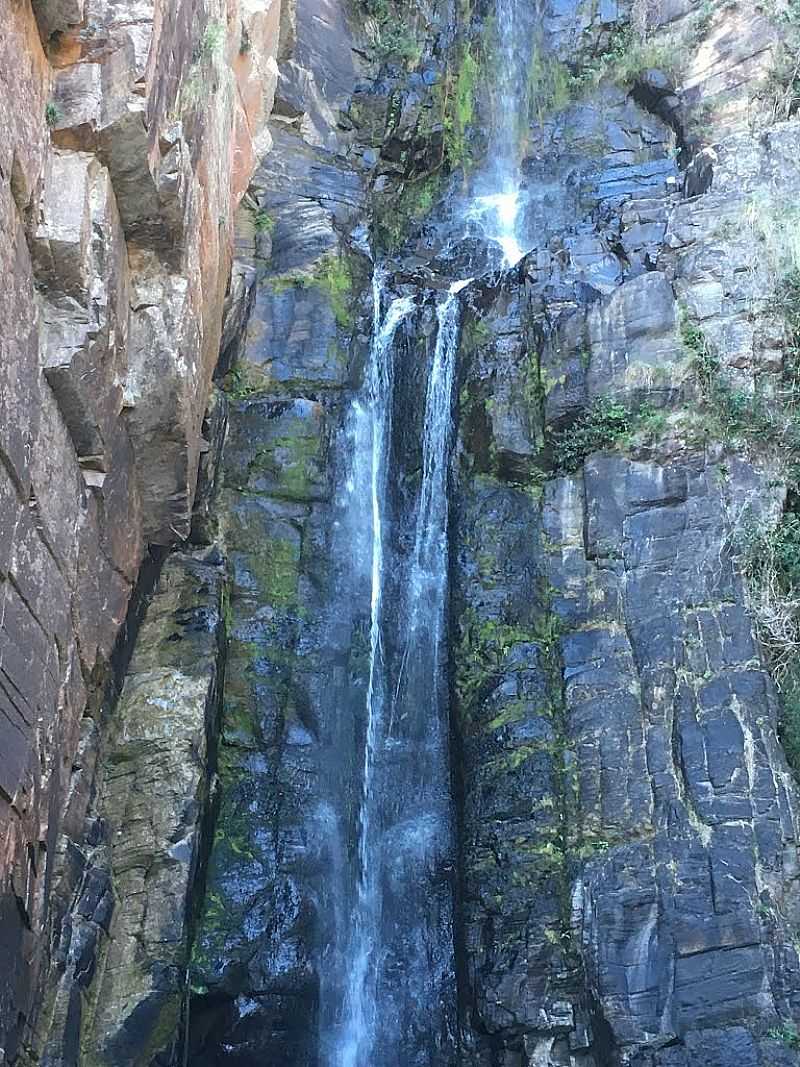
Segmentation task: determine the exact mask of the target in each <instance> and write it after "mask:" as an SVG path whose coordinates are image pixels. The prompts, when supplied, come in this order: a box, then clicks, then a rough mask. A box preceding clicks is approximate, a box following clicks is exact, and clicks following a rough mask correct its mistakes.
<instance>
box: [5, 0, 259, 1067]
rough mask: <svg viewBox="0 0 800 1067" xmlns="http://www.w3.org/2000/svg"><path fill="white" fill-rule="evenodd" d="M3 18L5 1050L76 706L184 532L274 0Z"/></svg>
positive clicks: (43, 944) (17, 1026) (49, 903)
mask: <svg viewBox="0 0 800 1067" xmlns="http://www.w3.org/2000/svg"><path fill="white" fill-rule="evenodd" d="M0 21H2V25H3V33H2V42H0V130H2V147H0V230H2V233H3V235H4V236H3V241H2V249H0V270H1V271H2V275H3V278H4V283H3V292H2V296H0V323H2V329H1V330H0V335H1V338H2V339H1V340H0V345H2V351H0V516H1V517H0V709H1V711H0V824H1V826H2V829H1V831H0V841H1V842H2V843H1V844H0V899H2V905H0V907H1V908H2V913H3V916H4V921H3V922H2V938H3V941H2V946H3V949H4V956H5V958H6V959H7V961H8V964H7V966H6V967H5V968H4V973H3V976H2V978H0V1049H2V1050H3V1052H2V1053H0V1059H2V1057H3V1055H5V1056H6V1058H7V1059H8V1060H9V1061H11V1062H13V1060H14V1057H15V1055H16V1051H17V1047H18V1042H19V1039H20V1036H21V1035H22V1034H26V1033H27V1036H28V1037H30V1023H31V1021H32V1014H33V1012H32V1007H33V1003H34V1001H33V999H32V998H33V991H34V990H35V987H36V983H37V980H38V978H39V977H41V973H42V969H43V966H44V965H45V964H46V962H47V956H48V951H49V948H50V947H51V946H50V945H49V944H48V942H50V941H51V939H53V937H54V935H53V932H52V931H53V925H52V916H53V914H54V910H58V909H59V908H61V907H63V906H64V905H65V903H66V902H64V901H60V902H58V903H56V902H54V900H53V898H52V891H53V887H54V886H55V885H59V884H61V881H62V877H63V876H65V875H64V871H63V870H62V869H61V863H62V861H63V859H64V857H65V855H66V854H65V851H64V847H63V845H59V844H58V839H59V834H60V833H61V831H62V830H65V831H66V832H67V834H68V835H70V837H71V839H72V840H73V842H74V844H75V846H76V847H77V848H79V849H80V848H82V847H83V846H82V841H83V836H84V833H85V832H86V828H85V827H83V826H82V825H81V815H80V812H79V810H78V807H79V805H77V803H76V799H75V796H76V792H78V793H82V794H83V795H84V799H88V795H89V792H90V787H89V785H88V784H87V783H83V784H81V783H80V779H81V777H82V776H83V775H85V774H87V773H89V774H90V773H91V772H90V771H87V769H86V768H87V766H88V762H91V761H90V760H89V761H88V762H87V760H88V757H87V753H86V749H85V745H86V744H87V743H89V742H87V741H86V737H87V736H89V735H91V733H92V730H91V728H90V722H89V721H87V720H84V716H85V715H87V714H88V715H90V716H95V715H96V714H97V711H98V708H99V705H100V700H101V697H102V693H103V689H104V686H105V683H106V680H107V677H108V673H109V671H108V668H109V662H110V657H111V652H112V648H113V647H114V644H115V641H116V640H117V635H118V632H119V630H120V627H121V624H122V623H123V620H124V619H125V616H126V609H127V606H128V601H129V598H130V596H131V591H132V589H133V586H134V583H135V581H136V576H137V573H138V570H139V566H140V563H141V561H142V559H143V555H144V553H145V549H146V547H147V545H148V544H158V545H168V544H171V543H173V542H175V540H176V539H180V538H182V537H185V536H186V535H187V534H188V532H189V527H190V522H191V513H192V503H193V497H194V493H195V484H196V479H197V471H198V464H199V460H200V456H201V453H203V452H204V450H205V449H206V448H207V442H205V441H204V439H203V437H202V436H201V427H202V421H203V417H204V412H205V409H206V405H207V401H208V394H209V389H210V384H211V375H212V371H213V368H214V366H215V364H216V362H217V358H218V352H219V343H220V336H221V331H222V319H223V302H224V297H225V293H226V288H227V284H228V278H229V273H230V263H231V258H232V250H233V214H234V211H235V209H236V207H237V205H238V203H239V201H240V199H241V197H242V195H243V193H244V191H245V189H246V186H247V183H248V181H249V178H250V175H251V173H252V171H253V169H254V167H255V165H256V163H257V161H258V159H259V158H260V157H261V155H263V154H264V152H265V151H266V150H267V149H268V148H269V134H268V133H267V131H266V119H267V118H268V116H269V114H270V111H271V108H272V98H273V93H274V88H275V82H276V79H277V67H276V64H275V55H276V53H277V49H278V42H279V36H280V4H279V2H278V0H274V2H272V3H267V4H259V5H254V4H250V3H244V2H243V3H238V2H235V3H228V4H221V3H217V2H212V0H209V2H208V3H206V2H203V3H200V4H196V3H188V2H187V3H179V4H174V3H171V2H170V3H161V2H156V3H142V4H124V3H122V4H117V3H115V4H106V3H98V2H95V0H75V2H74V3H73V2H70V3H59V2H50V0H40V2H39V0H37V2H36V3H33V4H32V3H31V2H30V0H23V2H18V0H11V2H7V3H4V4H3V5H2V7H1V8H0ZM245 40H246V42H247V44H246V47H243V42H244V41H245ZM82 720H83V721H82ZM82 736H83V738H84V740H83V741H81V740H80V739H81V737H82ZM79 743H80V744H81V745H83V746H84V748H83V749H82V751H83V756H82V757H81V761H80V762H81V768H79V767H78V765H77V764H76V754H77V752H78V747H79ZM67 810H69V812H70V816H69V818H70V820H71V821H70V823H69V825H68V826H67V825H65V824H64V823H63V816H64V813H65V811H67ZM54 940H57V936H56V937H55V938H54ZM65 1062H66V1061H65Z"/></svg>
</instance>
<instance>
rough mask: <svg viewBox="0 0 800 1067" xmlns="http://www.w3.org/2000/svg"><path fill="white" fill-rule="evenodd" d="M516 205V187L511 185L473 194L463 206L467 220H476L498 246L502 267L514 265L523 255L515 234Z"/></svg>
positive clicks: (517, 194) (516, 228) (518, 227)
mask: <svg viewBox="0 0 800 1067" xmlns="http://www.w3.org/2000/svg"><path fill="white" fill-rule="evenodd" d="M520 207H521V195H520V191H519V189H512V190H510V191H509V192H505V193H487V194H486V195H485V196H476V197H474V198H473V199H472V200H471V201H470V205H469V208H468V210H467V221H468V222H472V223H475V224H477V226H478V227H479V229H480V230H481V232H482V233H483V236H484V238H485V240H487V241H490V242H493V243H494V244H496V245H498V246H499V247H500V251H501V252H502V254H503V261H502V264H501V267H503V268H508V267H514V266H516V264H517V263H519V261H520V260H521V259H522V257H523V256H524V255H525V251H526V250H525V249H524V248H523V247H522V245H521V244H520V235H519V229H520Z"/></svg>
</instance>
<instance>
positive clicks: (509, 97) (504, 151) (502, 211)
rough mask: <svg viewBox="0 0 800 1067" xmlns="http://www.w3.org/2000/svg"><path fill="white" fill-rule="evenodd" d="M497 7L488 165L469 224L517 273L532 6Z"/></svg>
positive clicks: (522, 1)
mask: <svg viewBox="0 0 800 1067" xmlns="http://www.w3.org/2000/svg"><path fill="white" fill-rule="evenodd" d="M496 5H497V6H496V20H495V32H496V34H497V62H496V64H495V71H496V82H495V84H494V86H493V89H492V93H491V115H490V121H489V123H488V124H487V125H488V130H489V144H488V151H487V156H486V159H487V163H486V166H485V167H484V168H482V172H481V174H480V176H479V180H478V182H477V188H476V195H475V196H474V197H473V199H472V201H471V203H470V206H469V209H468V212H467V219H468V221H471V222H474V223H476V224H477V225H478V227H479V228H480V229H481V230H482V232H483V234H484V237H485V238H486V240H487V241H489V242H491V243H493V244H495V245H498V246H499V248H500V251H501V253H502V262H501V266H502V267H513V266H514V264H515V263H518V262H519V260H520V259H522V257H523V256H524V255H525V252H526V248H525V247H524V246H523V243H522V242H523V238H522V236H521V231H522V220H521V218H520V215H521V209H522V204H521V186H522V177H521V174H520V120H521V117H522V116H524V115H525V112H526V109H527V106H528V99H527V97H528V61H529V59H530V55H529V52H530V44H531V33H530V27H529V25H528V20H529V19H530V17H531V11H530V9H531V6H532V5H531V0H496ZM526 47H527V50H526ZM528 247H529V246H528Z"/></svg>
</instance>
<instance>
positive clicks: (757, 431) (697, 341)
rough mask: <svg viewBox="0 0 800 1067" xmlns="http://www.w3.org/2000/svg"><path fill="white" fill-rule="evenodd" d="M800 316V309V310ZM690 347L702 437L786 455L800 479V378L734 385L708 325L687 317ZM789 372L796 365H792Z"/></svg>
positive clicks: (685, 336)
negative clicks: (799, 384)
mask: <svg viewBox="0 0 800 1067" xmlns="http://www.w3.org/2000/svg"><path fill="white" fill-rule="evenodd" d="M798 314H800V311H798ZM680 332H681V338H682V340H683V344H684V348H685V349H686V351H687V352H688V353H689V355H690V356H691V359H692V366H693V370H694V372H695V374H696V376H697V381H698V385H699V387H700V405H701V406H700V412H699V426H700V436H701V438H702V439H710V440H718V441H723V442H727V443H746V444H747V445H749V446H750V447H751V448H752V449H753V450H761V451H771V452H772V453H773V454H777V455H778V456H780V458H781V461H782V465H783V467H784V469H785V470H786V473H787V475H788V477H789V481H790V482H791V483H793V484H798V482H800V408H798V392H797V382H796V381H794V380H785V381H783V382H776V381H774V380H771V379H767V380H766V381H765V382H763V383H762V382H758V383H756V386H755V387H754V388H753V389H745V388H742V387H741V386H738V385H736V384H734V382H732V381H731V379H730V377H729V376H728V374H727V373H726V371H725V370H724V368H723V367H722V365H721V363H720V360H719V357H718V355H717V353H716V352H715V351H714V349H713V347H712V346H711V345H710V344H709V342H708V340H707V338H706V336H705V334H704V333H703V331H702V329H701V328H700V327H699V326H697V324H695V323H693V322H691V321H690V320H689V318H688V316H687V315H686V314H685V312H684V313H682V315H681V321H680ZM786 372H787V373H791V369H790V367H789V365H788V363H787V368H786Z"/></svg>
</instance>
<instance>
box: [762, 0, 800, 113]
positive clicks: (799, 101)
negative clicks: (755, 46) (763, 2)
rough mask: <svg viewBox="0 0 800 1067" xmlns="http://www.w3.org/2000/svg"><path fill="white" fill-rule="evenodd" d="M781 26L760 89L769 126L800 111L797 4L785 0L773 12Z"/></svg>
mask: <svg viewBox="0 0 800 1067" xmlns="http://www.w3.org/2000/svg"><path fill="white" fill-rule="evenodd" d="M772 14H773V17H775V18H776V19H777V21H778V22H779V23H781V26H780V32H781V39H780V41H779V42H778V44H777V45H776V46H775V48H774V49H773V52H772V67H771V69H770V70H769V72H768V73H767V75H766V77H765V79H764V82H763V84H762V85H761V87H760V88H759V91H758V93H757V94H756V95H757V97H758V98H759V99H761V100H763V101H764V102H765V104H766V106H767V109H768V112H769V118H770V120H771V121H772V122H776V121H778V120H779V119H788V118H791V117H792V116H793V115H794V114H796V112H797V111H798V110H800V2H798V0H788V3H787V4H786V5H785V6H784V7H783V8H782V9H781V10H779V11H774V10H773V12H772Z"/></svg>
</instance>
